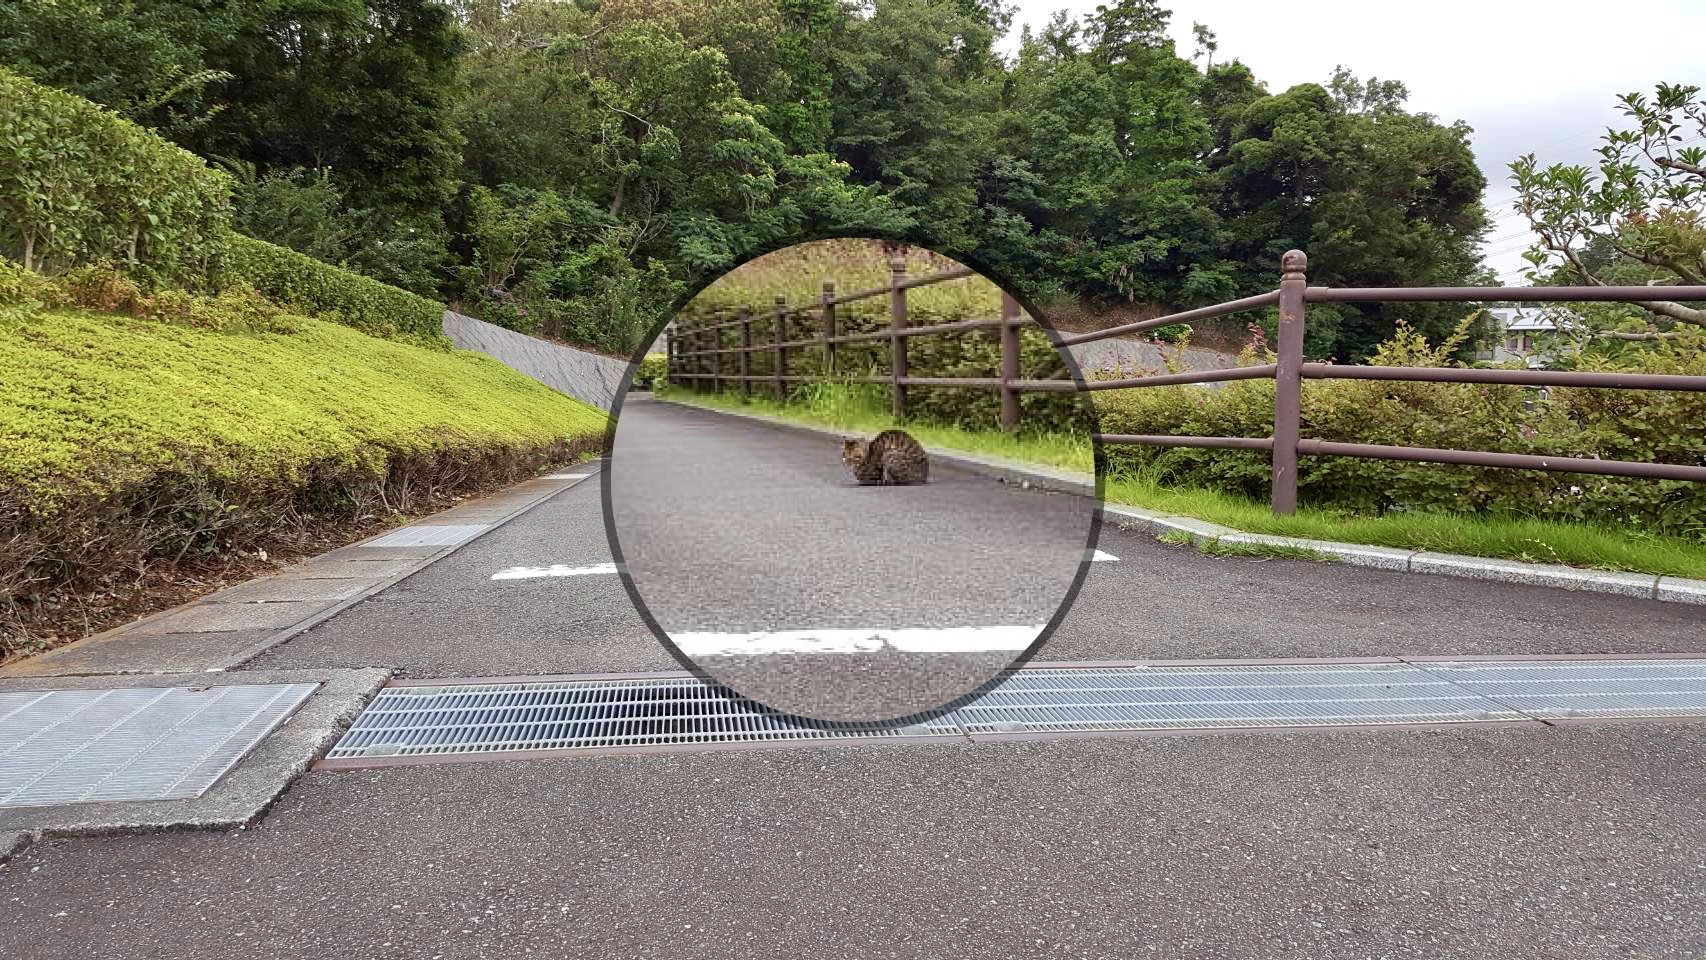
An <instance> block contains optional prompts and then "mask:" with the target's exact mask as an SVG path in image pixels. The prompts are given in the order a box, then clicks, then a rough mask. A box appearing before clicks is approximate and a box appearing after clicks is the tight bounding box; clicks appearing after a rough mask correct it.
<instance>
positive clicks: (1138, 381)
mask: <svg viewBox="0 0 1706 960" xmlns="http://www.w3.org/2000/svg"><path fill="white" fill-rule="evenodd" d="M1307 266H1308V258H1307V257H1305V256H1304V254H1303V252H1302V251H1301V250H1292V251H1289V252H1287V253H1286V254H1285V256H1284V257H1283V258H1282V259H1281V263H1280V282H1279V286H1278V287H1277V288H1276V289H1274V290H1271V291H1268V292H1266V293H1260V294H1257V295H1255V296H1251V297H1244V298H1243V299H1240V300H1232V301H1228V302H1226V303H1219V304H1214V305H1212V306H1207V307H1199V308H1197V309H1194V310H1186V311H1183V312H1181V313H1174V314H1170V315H1168V316H1165V317H1157V318H1155V319H1153V320H1143V321H1140V322H1137V323H1128V324H1123V325H1121V326H1117V327H1111V328H1109V329H1106V330H1096V331H1092V332H1090V333H1082V334H1076V335H1071V336H1062V335H1058V334H1056V335H1054V336H1053V340H1054V343H1055V345H1056V346H1057V347H1060V348H1065V347H1070V346H1073V345H1075V344H1080V343H1090V342H1092V341H1095V340H1103V339H1107V338H1109V337H1118V336H1125V335H1128V334H1133V333H1141V332H1143V331H1147V330H1154V329H1157V328H1160V327H1167V326H1172V325H1174V324H1180V323H1189V322H1191V321H1194V320H1207V319H1211V318H1214V317H1222V316H1226V315H1228V314H1234V313H1240V312H1243V311H1246V310H1258V309H1266V308H1268V307H1277V308H1278V310H1279V334H1278V337H1277V338H1276V343H1275V345H1274V352H1275V354H1276V361H1275V362H1274V363H1270V364H1263V365H1259V366H1251V367H1233V368H1230V369H1224V370H1201V371H1193V372H1189V373H1174V374H1164V375H1156V376H1145V377H1129V378H1122V379H1110V380H1090V381H1087V382H1084V383H1079V382H1077V381H1073V380H1024V379H1020V378H1019V342H1018V341H1019V336H1018V329H1019V327H1020V326H1022V325H1023V324H1024V323H1025V322H1026V321H1025V320H1024V319H1023V317H1022V315H1021V313H1020V311H1019V308H1018V305H1017V304H1016V303H1015V302H1014V301H1013V299H1012V298H1011V297H1008V296H1005V295H1003V298H1002V311H1001V316H1000V317H999V318H991V319H982V320H965V321H960V322H957V323H943V324H933V325H928V326H922V327H910V326H908V325H907V302H906V301H907V291H908V290H912V289H916V288H918V287H922V286H926V285H929V284H934V283H943V282H947V281H950V280H958V279H963V278H965V277H968V276H971V275H972V271H970V270H968V269H964V268H962V269H957V270H949V271H944V272H942V273H936V274H930V275H928V276H922V277H910V278H909V277H907V276H906V262H905V260H903V259H900V258H896V259H894V260H892V261H890V264H889V268H890V277H889V283H888V285H887V286H885V287H880V288H877V289H875V290H866V291H861V292H858V293H853V294H846V295H840V296H838V295H837V294H836V293H835V285H834V283H833V282H830V281H825V282H824V285H823V295H822V297H821V298H820V300H819V302H818V303H816V304H813V305H811V306H807V307H799V306H789V305H788V304H787V302H786V301H785V300H784V299H782V298H777V300H776V302H775V304H774V305H772V306H771V307H769V308H768V309H767V310H766V311H765V312H766V314H767V316H768V319H769V320H770V322H769V323H768V324H767V326H768V328H769V331H770V333H771V342H769V343H762V344H760V343H755V342H754V340H753V321H754V317H755V316H756V315H757V314H756V313H755V311H753V310H751V309H742V310H738V311H735V313H736V316H735V318H734V319H727V317H726V314H719V315H712V316H710V317H706V318H687V322H686V323H685V324H683V323H682V321H680V320H678V321H677V324H676V327H675V329H674V333H673V335H672V336H670V338H669V347H670V352H669V379H670V380H671V381H672V382H677V383H685V384H688V385H691V386H692V387H694V388H696V389H711V390H721V389H722V388H723V386H724V384H725V383H730V382H732V383H737V384H739V385H740V387H741V389H742V390H745V391H750V390H751V388H752V384H753V383H755V382H759V381H769V382H770V383H771V384H772V388H773V391H774V393H775V395H776V396H777V397H779V398H780V397H784V396H786V393H787V384H789V383H794V382H801V381H812V380H817V379H820V377H821V376H822V374H820V375H816V376H796V375H790V374H789V372H788V357H789V351H796V350H802V349H817V350H820V351H821V352H822V356H823V371H824V372H825V373H826V374H833V373H835V371H836V356H835V351H836V346H837V345H838V344H845V343H853V342H859V341H869V340H886V341H888V343H889V374H888V376H886V377H875V376H867V377H846V378H842V379H850V380H853V381H854V382H863V383H886V384H888V385H889V388H890V397H891V406H892V409H893V411H894V414H895V416H897V417H901V416H905V415H906V411H907V390H908V388H910V387H941V388H959V389H977V390H999V391H1000V392H1001V425H1002V427H1003V428H1004V429H1008V430H1011V429H1014V428H1016V427H1017V426H1018V424H1019V419H1020V408H1019V395H1020V394H1021V393H1026V392H1045V391H1046V392H1075V391H1097V390H1127V389H1134V388H1142V387H1159V386H1167V385H1170V384H1180V383H1215V382H1225V381H1230V380H1253V379H1272V380H1273V381H1274V382H1275V393H1274V418H1273V424H1274V426H1273V432H1272V434H1271V435H1270V436H1266V437H1191V436H1175V435H1136V434H1097V435H1096V439H1097V440H1098V441H1100V442H1101V443H1112V444H1147V445H1155V446H1175V447H1209V448H1222V449H1237V450H1266V451H1269V453H1270V456H1271V458H1272V471H1273V482H1272V491H1273V493H1272V508H1273V511H1274V512H1275V513H1277V514H1289V513H1292V512H1293V511H1294V510H1296V508H1297V458H1298V457H1299V456H1300V455H1303V456H1341V457H1369V458H1375V459H1382V460H1409V461H1423V462H1429V463H1454V464H1467V465H1472V466H1483V467H1505V468H1511V469H1522V470H1552V471H1563V472H1577V473H1592V474H1604V475H1610V476H1621V477H1651V478H1662V479H1671V480H1692V481H1706V464H1673V463H1644V462H1637V461H1626V460H1599V459H1590V458H1583V457H1553V456H1543V455H1534V454H1520V453H1495V452H1490V451H1478V450H1441V449H1435V448H1431V447H1404V446H1382V445H1376V444H1366V443H1338V442H1331V441H1326V440H1314V439H1309V438H1305V437H1302V436H1301V435H1300V434H1301V416H1300V414H1301V406H1302V399H1301V397H1302V381H1304V380H1404V381H1420V382H1429V383H1489V384H1494V383H1496V384H1517V385H1521V386H1531V387H1595V388H1610V389H1623V390H1687V391H1695V392H1700V391H1706V377H1700V376H1681V375H1665V374H1636V373H1598V372H1578V371H1558V370H1507V369H1482V368H1462V367H1375V366H1357V365H1343V364H1331V363H1309V362H1306V361H1305V360H1304V357H1303V333H1304V323H1305V316H1306V311H1307V308H1308V304H1310V303H1399V302H1430V303H1488V302H1505V303H1532V302H1559V301H1566V302H1588V303H1609V302H1622V303H1628V302H1650V301H1653V300H1655V299H1663V300H1668V301H1706V286H1666V287H1656V288H1655V287H1650V286H1646V287H1621V286H1596V287H1371V288H1354V287H1311V286H1309V284H1308V279H1307V276H1306V270H1307ZM876 297H887V298H888V321H889V322H888V326H887V328H886V329H883V330H878V331H871V332H862V333H854V334H840V333H838V332H837V330H836V307H837V306H839V305H841V304H846V303H850V302H853V301H859V300H868V299H872V298H876ZM810 314H815V315H816V317H817V319H818V334H817V336H814V337H810V338H804V339H795V340H788V339H787V338H788V332H787V331H788V318H789V317H791V316H799V315H810ZM988 329H999V330H1000V332H1001V369H1000V373H999V375H998V376H993V377H914V376H910V375H909V373H908V369H907V352H906V342H907V339H908V338H910V337H917V336H934V335H943V334H957V333H967V332H971V331H978V330H988ZM735 330H738V331H739V337H738V345H736V346H726V345H725V342H726V340H727V339H728V337H729V332H730V331H735ZM760 351H768V352H770V353H771V356H772V357H773V363H771V364H770V366H771V372H770V373H769V374H768V375H766V376H757V375H754V374H753V373H752V372H751V368H752V357H753V356H754V355H755V354H756V353H758V352H760ZM730 357H732V358H734V359H735V360H736V361H737V367H736V370H728V369H725V363H724V361H725V358H730ZM737 371H738V372H737ZM1702 430H1703V431H1706V425H1703V427H1702Z"/></svg>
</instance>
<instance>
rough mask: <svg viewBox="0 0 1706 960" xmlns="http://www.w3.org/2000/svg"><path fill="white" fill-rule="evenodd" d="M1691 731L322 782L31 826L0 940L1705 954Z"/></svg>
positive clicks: (789, 952)
mask: <svg viewBox="0 0 1706 960" xmlns="http://www.w3.org/2000/svg"><path fill="white" fill-rule="evenodd" d="M1703 753H1706V724H1686V725H1676V726H1672V727H1666V726H1658V725H1647V724H1640V725H1616V724H1606V725H1601V726H1579V727H1559V728H1551V729H1548V730H1546V731H1545V732H1543V733H1535V732H1533V731H1530V730H1517V729H1511V728H1487V727H1469V728H1463V729H1461V730H1448V731H1439V730H1430V731H1413V730H1397V729H1387V730H1380V731H1372V732H1358V731H1335V732H1326V733H1318V732H1312V733H1292V734H1265V735H1231V734H1228V735H1210V736H1177V737H1154V738H1132V739H1115V740H1077V741H1062V742H1056V743H1032V744H1006V745H993V744H985V745H979V746H959V747H946V746H944V747H936V746H915V747H901V746H890V747H881V746H875V747H843V748H837V749H815V750H813V749H800V750H786V751H766V752H753V753H736V754H675V755H652V756H627V757H613V756H605V757H585V758H575V759H570V760H558V761H532V762H508V763H479V764H468V765H460V766H435V767H414V768H397V769H391V770H383V771H367V772H346V773H327V772H318V773H311V774H309V775H308V776H307V777H305V778H304V779H303V780H302V781H301V782H300V783H298V785H297V786H296V787H295V788H293V789H292V790H291V792H290V793H289V794H287V795H286V796H285V798H284V799H283V800H282V801H280V803H279V804H278V805H277V807H275V808H274V810H273V811H272V812H271V813H269V814H268V816H267V818H266V820H265V821H264V822H263V823H261V824H260V825H259V826H257V827H254V828H251V829H249V830H246V831H241V832H237V833H231V834H223V835H221V834H190V833H170V834H156V835H152V836H140V837H130V838H112V839H104V840H77V841H65V840H62V841H50V842H46V843H41V844H38V845H36V846H34V847H32V848H30V849H29V850H27V851H26V852H25V853H23V854H22V855H20V856H19V857H17V858H15V859H14V860H13V861H12V862H11V863H10V864H8V865H7V866H5V867H3V868H0V956H7V957H19V958H43V960H46V958H66V960H71V958H77V960H97V958H113V960H150V958H160V960H247V958H256V960H260V958H268V960H270V958H273V957H278V956H304V957H316V958H325V960H339V958H351V960H354V958H399V960H427V958H435V957H436V958H442V960H461V958H492V957H524V956H539V957H563V956H569V957H597V958H604V957H609V958H618V957H621V958H626V957H652V958H683V960H685V958H697V960H708V958H755V960H759V958H771V957H789V958H801V960H842V958H897V957H898V958H921V960H937V958H956V960H957V958H999V960H1006V958H1030V957H1055V956H1059V957H1083V958H1106V960H1129V958H1133V957H1148V956H1154V957H1167V958H1181V957H1184V958H1202V960H1210V958H1212V960H1228V958H1262V960H1337V958H1345V960H1351V958H1355V960H1363V958H1369V957H1394V958H1397V957H1426V958H1430V960H1444V958H1465V960H1468V958H1498V960H1529V958H1532V960H1542V958H1545V960H1557V958H1569V960H1601V958H1642V960H1659V958H1697V957H1699V956H1701V955H1702V953H1703V951H1706V940H1703V939H1702V932H1701V931H1702V920H1701V918H1702V917H1703V916H1706V887H1703V885H1702V884H1703V881H1702V877H1703V876H1706V861H1703V859H1702V857H1703V853H1702V851H1706V830H1703V829H1702V822H1703V818H1702V810H1701V804H1702V797H1703V796H1706V782H1703V777H1702V774H1701V762H1700V761H1701V757H1702V755H1703Z"/></svg>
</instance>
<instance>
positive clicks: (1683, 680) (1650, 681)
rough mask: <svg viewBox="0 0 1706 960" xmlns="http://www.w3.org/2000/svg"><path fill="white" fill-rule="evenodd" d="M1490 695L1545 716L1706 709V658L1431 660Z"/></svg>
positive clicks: (1682, 713) (1676, 713)
mask: <svg viewBox="0 0 1706 960" xmlns="http://www.w3.org/2000/svg"><path fill="white" fill-rule="evenodd" d="M1427 668H1428V669H1429V670H1431V671H1435V672H1437V674H1438V675H1440V676H1444V677H1447V678H1449V679H1450V680H1451V682H1452V683H1454V684H1456V685H1458V686H1460V687H1462V688H1463V689H1465V690H1468V691H1470V692H1472V693H1475V694H1477V695H1479V696H1483V697H1486V698H1488V699H1490V700H1496V701H1498V702H1500V703H1503V704H1507V705H1509V706H1510V707H1512V708H1514V709H1517V710H1521V711H1523V712H1524V713H1527V714H1530V715H1532V716H1535V717H1539V718H1542V719H1547V720H1555V719H1569V718H1572V717H1583V718H1587V717H1687V716H1700V715H1706V660H1621V661H1605V660H1601V661H1592V660H1578V661H1570V662H1558V663H1547V664H1534V663H1462V662H1459V663H1430V664H1427Z"/></svg>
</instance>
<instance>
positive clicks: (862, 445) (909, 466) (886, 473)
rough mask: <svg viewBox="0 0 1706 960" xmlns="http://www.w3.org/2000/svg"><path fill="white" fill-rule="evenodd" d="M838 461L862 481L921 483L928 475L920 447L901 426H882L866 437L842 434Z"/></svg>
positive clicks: (928, 460) (925, 460)
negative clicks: (890, 427) (893, 428)
mask: <svg viewBox="0 0 1706 960" xmlns="http://www.w3.org/2000/svg"><path fill="white" fill-rule="evenodd" d="M841 462H842V463H845V464H847V467H848V469H849V470H852V471H853V479H855V480H857V481H859V483H860V484H863V485H872V484H877V485H893V484H912V483H924V482H925V481H926V480H928V479H929V477H930V458H929V457H928V456H926V455H925V453H924V447H923V446H921V445H920V444H919V442H918V441H917V440H914V439H912V436H911V435H910V434H908V433H907V432H906V431H904V430H884V431H883V432H882V433H879V434H877V435H876V436H874V437H872V438H871V439H869V440H860V439H858V438H857V437H844V438H842V441H841Z"/></svg>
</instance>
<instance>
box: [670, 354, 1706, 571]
mask: <svg viewBox="0 0 1706 960" xmlns="http://www.w3.org/2000/svg"><path fill="white" fill-rule="evenodd" d="M660 383H662V385H661V386H660V387H659V388H657V393H658V396H659V397H660V398H662V399H666V400H670V401H674V402H678V403H687V404H694V405H698V406H705V407H711V408H713V409H722V410H732V411H736V412H746V413H757V414H761V415H765V416H773V417H780V418H783V419H787V420H792V421H794V422H798V423H804V424H810V425H812V426H819V427H825V428H828V429H833V430H844V431H847V432H848V433H849V434H871V433H875V432H876V431H879V430H885V429H888V428H890V427H895V426H900V427H904V428H905V429H906V430H908V431H910V432H912V433H913V434H914V435H915V436H917V437H918V438H919V440H920V441H921V442H923V443H924V444H925V445H926V446H933V447H943V448H946V449H950V450H960V451H964V452H966V453H973V454H980V455H984V456H992V457H1001V458H1004V459H1009V460H1015V461H1019V462H1023V463H1033V464H1039V465H1042V466H1047V467H1057V468H1062V469H1067V470H1076V471H1079V472H1083V473H1091V472H1092V469H1091V460H1092V448H1091V444H1090V439H1089V437H1088V436H1078V437H1072V436H1069V435H1062V434H1058V433H1053V432H1049V433H1027V432H1020V433H1018V434H1006V433H1002V432H1001V431H999V430H995V429H990V428H970V427H960V426H944V425H939V424H928V423H917V422H912V421H907V422H897V421H896V420H895V419H894V418H893V417H892V416H890V415H889V413H888V409H887V398H886V394H885V393H884V391H883V390H882V388H881V387H880V386H875V385H852V386H849V385H842V384H814V385H808V386H805V387H802V388H801V389H800V390H799V391H797V392H796V393H795V394H794V395H793V397H792V398H791V399H790V401H789V402H788V403H786V404H781V403H777V402H776V400H775V399H774V398H771V397H765V396H752V397H742V396H741V395H740V394H739V393H738V392H736V391H724V392H722V393H717V394H711V393H697V392H694V391H692V390H688V389H686V388H683V387H680V386H674V385H670V384H668V383H666V382H661V381H660ZM1156 389H1168V388H1156ZM1104 449H1105V450H1106V449H1108V448H1104ZM1102 495H1103V499H1104V500H1106V501H1107V502H1109V503H1120V504H1126V505H1129V506H1134V507H1142V508H1144V509H1147V510H1155V511H1159V512H1162V513H1166V514H1168V515H1171V516H1181V517H1194V518H1196V519H1198V520H1207V521H1209V522H1210V523H1218V524H1221V525H1223V526H1227V527H1231V528H1233V529H1236V530H1242V531H1244V532H1247V533H1268V534H1277V535H1280V536H1288V537H1298V538H1303V539H1310V540H1337V541H1341V542H1346V543H1363V544H1371V545H1374V546H1383V547H1397V548H1401V549H1409V550H1433V551H1437V552H1441V553H1461V554H1466V555H1468V556H1474V557H1497V558H1502V559H1507V560H1522V561H1527V562H1531V563H1559V564H1565V565H1568V566H1575V567H1588V568H1593V569H1599V570H1633V571H1639V572H1643V573H1657V574H1665V575H1668V576H1676V577H1693V578H1697V579H1706V543H1702V542H1700V541H1699V540H1697V539H1694V538H1688V537H1677V536H1666V535H1662V534H1656V533H1646V532H1643V531H1640V530H1635V529H1631V528H1629V527H1625V526H1614V525H1610V524H1604V523H1595V522H1589V521H1574V522H1567V521H1557V520H1544V519H1538V518H1535V517H1532V516H1523V515H1520V514H1513V513H1499V512H1476V513H1470V512H1451V511H1430V512H1420V511H1408V512H1404V511H1400V512H1391V513H1387V514H1383V515H1378V516H1368V515H1359V514H1358V513H1356V512H1354V511H1350V510H1342V509H1334V508H1331V507H1325V508H1324V507H1310V506H1305V507H1302V508H1300V509H1299V510H1298V511H1297V513H1296V514H1294V515H1292V516H1289V517H1278V516H1275V515H1274V514H1273V512H1272V511H1271V510H1269V509H1268V503H1267V500H1266V498H1265V497H1264V498H1262V499H1256V498H1252V497H1248V496H1244V495H1240V494H1236V493H1228V492H1225V491H1221V490H1214V489H1206V488H1202V487H1191V486H1187V485H1181V484H1179V483H1177V482H1174V481H1171V480H1168V479H1166V478H1165V477H1164V476H1162V475H1160V474H1159V473H1158V472H1157V471H1155V470H1154V469H1152V468H1145V467H1124V468H1118V469H1116V471H1115V472H1111V473H1108V474H1107V475H1106V476H1105V477H1104V479H1103V487H1102ZM1251 555H1261V556H1291V555H1292V552H1291V551H1287V550H1286V549H1285V548H1274V549H1272V550H1270V549H1269V548H1266V547H1256V548H1254V552H1253V553H1252V554H1251ZM1306 559H1319V557H1317V556H1314V555H1310V556H1308V557H1306Z"/></svg>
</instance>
